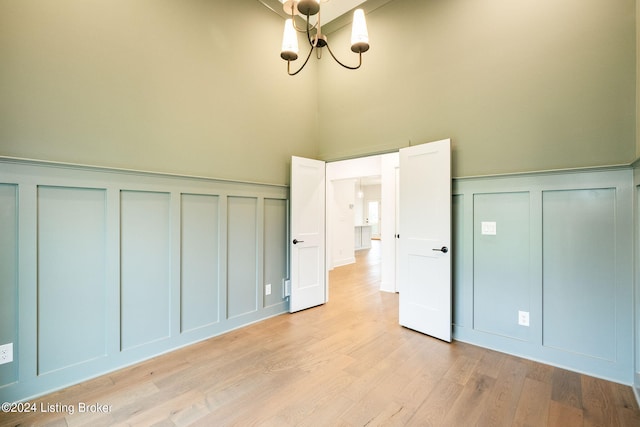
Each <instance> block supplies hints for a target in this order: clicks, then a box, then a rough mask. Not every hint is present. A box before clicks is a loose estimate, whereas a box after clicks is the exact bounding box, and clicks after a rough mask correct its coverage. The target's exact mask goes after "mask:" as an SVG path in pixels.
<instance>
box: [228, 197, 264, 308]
mask: <svg viewBox="0 0 640 427" xmlns="http://www.w3.org/2000/svg"><path fill="white" fill-rule="evenodd" d="M257 207H258V200H257V199H256V198H249V197H229V198H228V201H227V211H228V217H227V227H228V231H227V235H228V241H227V252H228V254H229V258H228V264H227V269H228V270H227V277H228V279H227V307H228V311H227V316H228V318H230V319H231V318H234V317H238V316H242V315H245V314H249V313H252V312H254V311H256V310H257V309H258V265H257V256H256V255H257V250H256V248H257V244H258V241H257V239H258V235H257V226H258V217H257V214H258V210H257Z"/></svg>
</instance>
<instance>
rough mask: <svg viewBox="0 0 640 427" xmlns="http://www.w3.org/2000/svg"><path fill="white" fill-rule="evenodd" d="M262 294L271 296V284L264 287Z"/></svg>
mask: <svg viewBox="0 0 640 427" xmlns="http://www.w3.org/2000/svg"><path fill="white" fill-rule="evenodd" d="M264 294H265V295H271V283H269V284H268V285H266V286H265V287H264Z"/></svg>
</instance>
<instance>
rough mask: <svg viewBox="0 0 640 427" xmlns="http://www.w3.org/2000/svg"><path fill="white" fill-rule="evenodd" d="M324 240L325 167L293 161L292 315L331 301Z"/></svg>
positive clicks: (309, 162) (300, 160)
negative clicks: (327, 287) (327, 296)
mask: <svg viewBox="0 0 640 427" xmlns="http://www.w3.org/2000/svg"><path fill="white" fill-rule="evenodd" d="M324 239H325V163H324V162H323V161H319V160H312V159H305V158H302V157H292V158H291V242H290V252H289V253H290V256H291V260H290V264H289V265H290V267H291V295H290V298H289V311H290V312H291V313H293V312H295V311H300V310H304V309H306V308H309V307H314V306H316V305H320V304H324V303H325V302H326V301H327V298H326V295H327V292H326V284H325V277H326V272H325V241H324Z"/></svg>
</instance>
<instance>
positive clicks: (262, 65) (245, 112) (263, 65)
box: [0, 0, 317, 184]
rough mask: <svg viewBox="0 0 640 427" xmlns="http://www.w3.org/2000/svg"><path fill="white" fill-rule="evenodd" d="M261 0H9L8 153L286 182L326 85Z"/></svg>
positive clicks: (4, 147)
mask: <svg viewBox="0 0 640 427" xmlns="http://www.w3.org/2000/svg"><path fill="white" fill-rule="evenodd" d="M281 36H282V19H281V18H280V17H279V16H277V15H276V14H275V13H273V12H271V11H269V10H268V9H266V8H265V7H264V6H263V5H261V4H260V3H259V2H258V1H257V0H253V1H252V0H247V1H227V2H222V1H216V0H213V1H205V0H180V1H178V0H136V1H130V0H110V1H104V0H96V1H83V0H56V1H38V0H0V63H1V64H2V67H0V156H11V157H21V158H32V159H42V160H53V161H61V162H71V163H79V164H90V165H99V166H109V167H118V168H130V169H138V170H149V171H159V172H169V173H178V174H188V175H198V176H207V177H217V178H225V179H234V180H248V181H259V182H269V183H276V184H284V183H286V182H288V176H289V170H288V169H289V166H288V164H289V162H290V160H289V159H290V156H291V155H292V154H294V155H300V156H307V157H314V156H316V154H317V141H316V135H317V132H315V129H316V126H317V122H316V104H317V102H316V99H315V91H309V90H307V88H308V87H309V86H310V85H311V83H312V82H315V80H316V69H315V67H314V66H313V64H312V65H311V67H308V68H309V69H308V70H305V73H301V74H300V75H299V76H297V77H296V78H295V79H292V78H290V77H289V76H287V75H286V72H285V70H286V64H285V63H284V62H283V61H282V60H281V59H280V56H279V50H280V43H281Z"/></svg>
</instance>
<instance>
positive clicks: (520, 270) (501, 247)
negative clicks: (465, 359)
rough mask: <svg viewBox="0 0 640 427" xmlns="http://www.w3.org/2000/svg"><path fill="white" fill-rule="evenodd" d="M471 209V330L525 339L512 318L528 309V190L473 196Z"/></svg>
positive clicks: (524, 331)
mask: <svg viewBox="0 0 640 427" xmlns="http://www.w3.org/2000/svg"><path fill="white" fill-rule="evenodd" d="M473 212H474V220H473V225H474V231H473V242H474V246H473V257H474V258H473V265H474V269H473V284H474V286H473V291H474V292H473V300H474V307H475V310H474V312H473V326H474V329H477V330H479V331H484V332H488V333H492V334H497V335H503V336H506V337H510V338H514V339H519V340H527V339H528V338H529V328H528V327H526V326H521V325H519V324H518V322H517V319H518V312H519V311H525V312H529V311H530V307H529V294H530V291H531V290H530V287H529V266H530V257H529V247H530V239H529V233H530V230H529V222H530V218H529V193H526V192H518V193H497V194H476V195H475V196H474V198H473ZM483 224H484V226H485V227H489V225H495V227H496V228H495V230H484V231H483Z"/></svg>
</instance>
